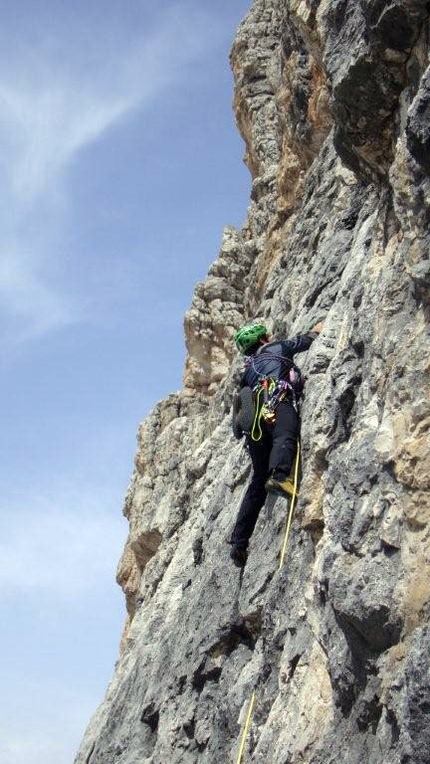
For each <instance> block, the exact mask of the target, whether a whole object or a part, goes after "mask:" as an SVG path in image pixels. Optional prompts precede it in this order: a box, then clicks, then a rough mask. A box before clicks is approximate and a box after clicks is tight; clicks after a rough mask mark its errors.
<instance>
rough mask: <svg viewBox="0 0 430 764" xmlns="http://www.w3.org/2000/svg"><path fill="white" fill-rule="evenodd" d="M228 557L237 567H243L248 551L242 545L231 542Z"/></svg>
mask: <svg viewBox="0 0 430 764" xmlns="http://www.w3.org/2000/svg"><path fill="white" fill-rule="evenodd" d="M230 557H231V559H232V560H233V562H234V564H235V565H236V567H237V568H243V567H244V566H245V565H246V561H247V559H248V552H247V551H246V549H245V548H244V547H243V546H238V545H237V544H233V546H232V548H231V552H230Z"/></svg>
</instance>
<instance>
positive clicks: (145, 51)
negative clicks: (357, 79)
mask: <svg viewBox="0 0 430 764" xmlns="http://www.w3.org/2000/svg"><path fill="white" fill-rule="evenodd" d="M184 6H185V7H183V6H182V4H181V7H180V8H179V7H178V4H174V5H173V6H170V7H167V9H164V10H162V11H158V12H157V15H156V16H152V17H151V24H150V25H148V27H147V28H145V29H144V28H140V29H139V28H138V29H134V30H133V32H132V34H131V33H130V34H129V35H128V36H127V34H122V35H118V39H117V40H116V38H115V35H114V30H109V35H107V31H106V30H104V32H105V33H104V34H101V35H100V39H99V38H98V36H97V33H95V30H93V34H92V35H89V34H83V33H82V30H80V29H75V30H70V35H69V36H68V37H65V38H64V39H60V40H57V41H56V44H55V45H52V30H51V32H50V34H48V33H47V36H46V39H45V38H43V37H39V38H38V39H37V42H33V43H32V45H29V44H28V43H27V44H26V45H25V46H24V45H22V44H21V45H19V43H18V44H17V45H18V51H14V50H13V48H12V47H11V48H10V50H9V51H8V50H4V51H3V53H2V54H1V58H0V167H1V170H2V173H1V175H2V179H3V180H2V181H0V205H1V207H2V208H3V210H7V216H6V214H5V213H3V215H2V214H1V213H0V223H1V222H2V218H3V223H4V224H3V226H2V228H3V231H4V233H3V235H2V234H1V233H0V298H1V302H2V304H3V311H4V314H5V318H6V319H7V320H6V322H5V323H4V326H5V327H6V328H5V334H4V336H3V342H11V341H13V342H14V343H18V342H22V341H24V340H27V339H29V338H31V337H35V336H40V335H41V334H43V333H45V332H47V331H50V330H52V329H54V328H58V327H61V326H64V325H67V324H70V323H74V322H79V321H83V320H85V318H86V313H85V308H84V307H83V305H82V303H81V300H80V297H79V295H78V294H76V293H74V294H73V296H72V293H71V292H70V290H69V289H68V286H67V285H66V284H64V283H62V281H61V279H58V278H57V279H55V278H53V277H52V275H51V268H52V265H53V263H55V262H57V261H58V259H60V258H61V256H62V252H61V248H59V247H58V242H59V241H60V240H61V232H62V229H63V228H64V227H65V226H66V223H67V220H68V213H69V209H70V206H72V205H73V199H72V198H70V197H69V196H68V191H67V185H66V183H65V181H66V178H67V170H68V169H69V168H71V167H72V166H73V165H74V163H75V162H76V160H77V158H79V156H80V154H81V152H82V150H83V149H87V148H88V147H90V146H91V145H92V144H94V143H95V142H97V141H99V140H100V139H101V138H102V137H103V136H104V135H105V134H106V133H107V131H109V130H110V129H111V128H112V127H113V126H115V125H120V124H121V123H123V122H125V121H126V120H127V118H128V117H129V116H130V115H132V114H136V113H137V112H139V111H142V110H145V109H147V108H149V107H150V105H151V104H152V102H153V99H154V98H156V97H157V98H158V97H160V96H162V94H163V93H165V91H166V89H167V88H169V87H170V86H173V85H174V84H175V85H177V84H178V82H180V81H181V79H182V80H185V81H186V79H187V78H188V77H190V76H191V69H190V65H191V64H193V63H194V64H195V62H196V60H198V58H199V56H202V55H207V50H208V48H210V47H211V46H213V45H215V44H217V43H218V42H219V39H220V37H221V36H222V33H223V32H222V26H221V25H220V23H219V18H217V15H216V13H214V12H212V11H208V10H203V9H202V8H201V7H200V6H199V4H198V3H195V2H185V4H184ZM184 11H185V12H184ZM76 23H79V24H81V25H82V24H84V20H83V19H82V18H81V19H80V20H79V15H78V16H77V22H76ZM107 37H108V38H109V40H110V41H115V40H116V41H115V42H112V44H111V45H110V46H109V47H108V48H106V39H107ZM8 54H9V57H8ZM7 57H8V58H7ZM195 71H197V72H198V67H195ZM195 76H198V74H197V75H195ZM164 97H165V96H164ZM29 217H31V218H32V220H33V224H32V227H31V230H29V229H28V225H27V221H28V218H29Z"/></svg>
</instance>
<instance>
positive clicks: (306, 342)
mask: <svg viewBox="0 0 430 764" xmlns="http://www.w3.org/2000/svg"><path fill="white" fill-rule="evenodd" d="M323 326H324V324H323V323H322V321H319V322H318V323H317V324H315V326H314V327H313V328H312V329H311V331H310V332H307V333H306V334H298V335H297V337H293V338H292V339H291V340H282V346H283V352H284V353H285V354H286V355H289V356H292V355H295V354H296V353H303V352H304V351H305V350H309V348H310V346H311V345H312V343H313V341H314V340H316V338H317V337H318V335H319V333H320V332H321V331H322V329H323Z"/></svg>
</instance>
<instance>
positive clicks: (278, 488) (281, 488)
mask: <svg viewBox="0 0 430 764" xmlns="http://www.w3.org/2000/svg"><path fill="white" fill-rule="evenodd" d="M266 491H269V493H279V494H281V496H289V497H291V496H294V483H293V482H292V481H291V480H290V479H289V478H286V479H285V480H276V479H275V478H274V477H271V478H269V480H268V481H267V483H266ZM297 493H298V491H296V494H297Z"/></svg>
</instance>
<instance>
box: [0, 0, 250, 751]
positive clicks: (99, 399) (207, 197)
mask: <svg viewBox="0 0 430 764" xmlns="http://www.w3.org/2000/svg"><path fill="white" fill-rule="evenodd" d="M248 7H249V2H248V1H246V2H245V1H244V0H236V2H235V3H231V2H229V1H228V0H217V2H216V3H213V2H212V1H211V0H175V1H174V0H172V1H171V2H164V3H159V2H155V1H154V2H150V1H149V0H140V1H138V0H133V1H132V0H121V2H119V0H117V2H113V0H104V2H102V1H101V0H92V1H91V0H86V2H83V1H82V2H81V1H80V0H78V1H75V2H74V3H70V2H68V0H45V1H44V2H42V0H40V2H35V1H34V0H33V1H32V2H30V0H20V3H16V2H12V1H10V2H8V1H7V0H3V3H2V23H1V25H0V350H1V353H0V365H1V386H2V394H1V397H0V400H1V408H2V411H1V416H2V423H3V427H2V430H3V439H2V441H1V451H2V453H1V459H0V473H1V474H0V479H1V486H2V491H1V505H0V587H1V609H2V612H1V621H2V629H1V633H0V640H1V645H0V655H1V658H0V674H1V676H2V691H1V696H0V712H1V713H0V719H1V721H0V760H1V762H2V764H70V763H71V761H72V760H73V756H74V753H75V751H76V748H77V746H78V744H79V741H80V739H81V736H82V734H83V731H84V728H85V726H86V724H87V722H88V721H89V718H90V715H91V713H92V712H93V711H94V710H95V708H96V706H97V704H98V703H99V702H100V700H101V699H102V697H103V694H104V691H105V689H106V686H107V683H108V680H109V678H110V676H111V675H112V671H113V667H114V662H115V659H116V657H117V651H118V642H119V638H120V633H121V629H122V625H123V621H124V615H125V609H124V603H123V596H122V593H121V591H120V589H119V588H118V587H117V586H116V584H115V570H116V564H117V561H118V559H119V556H120V554H121V551H122V548H123V545H124V542H125V539H126V535H127V523H126V521H125V520H124V518H123V517H122V504H123V498H124V494H125V491H126V488H127V484H128V481H129V478H130V476H131V472H132V465H133V456H134V452H135V433H136V430H137V425H138V423H139V421H141V420H142V419H143V418H144V416H145V415H146V414H147V413H148V411H149V410H150V408H151V407H152V406H153V405H154V403H155V402H156V401H157V400H159V399H160V398H162V397H163V396H164V395H166V394H167V393H168V392H171V391H174V390H177V389H179V388H180V386H181V377H182V369H183V363H184V357H185V348H184V339H183V329H182V322H183V314H184V312H185V310H186V309H187V307H188V306H189V304H190V301H191V296H192V291H193V288H194V285H195V283H196V281H198V280H200V279H202V278H204V276H205V274H206V271H207V268H208V265H209V264H210V263H211V262H212V261H213V260H214V259H215V257H216V256H217V252H218V248H219V244H220V241H221V234H222V228H223V226H224V225H227V224H233V225H237V226H240V225H241V224H242V223H243V221H244V218H245V214H246V206H247V201H248V195H249V187H250V181H249V176H248V172H247V170H246V168H245V167H244V165H243V163H242V155H243V144H242V140H241V138H240V136H239V135H238V133H237V130H236V128H235V126H234V117H233V114H232V109H231V102H232V97H233V83H232V76H231V73H230V70H229V65H228V52H229V49H230V46H231V42H232V40H233V36H234V33H235V30H236V28H237V25H238V23H239V21H240V20H241V18H243V16H244V14H245V12H246V11H247V9H248Z"/></svg>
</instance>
